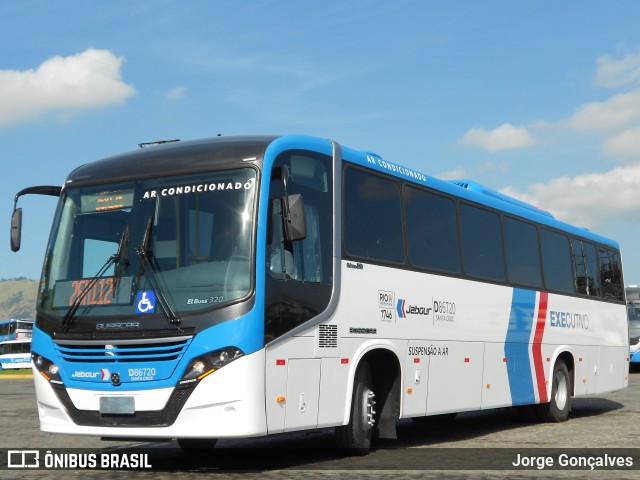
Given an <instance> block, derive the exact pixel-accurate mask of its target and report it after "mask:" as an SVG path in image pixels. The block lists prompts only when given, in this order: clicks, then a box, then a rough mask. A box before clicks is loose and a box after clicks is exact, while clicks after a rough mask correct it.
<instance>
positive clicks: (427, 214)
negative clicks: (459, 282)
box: [403, 187, 460, 273]
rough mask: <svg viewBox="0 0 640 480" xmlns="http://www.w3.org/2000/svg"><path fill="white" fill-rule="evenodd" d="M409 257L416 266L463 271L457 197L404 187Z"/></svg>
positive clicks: (452, 271) (453, 271)
mask: <svg viewBox="0 0 640 480" xmlns="http://www.w3.org/2000/svg"><path fill="white" fill-rule="evenodd" d="M403 197H404V205H405V214H406V226H407V243H408V247H409V259H410V261H411V264H412V265H413V266H415V267H421V268H430V269H435V270H441V271H445V272H451V273H458V272H460V257H459V254H458V229H457V225H456V208H455V204H454V202H453V200H451V199H449V198H446V197H443V196H441V195H435V194H433V193H430V192H426V191H424V190H418V189H417V188H412V187H405V188H404V190H403Z"/></svg>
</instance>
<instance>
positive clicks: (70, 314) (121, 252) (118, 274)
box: [62, 224, 129, 333]
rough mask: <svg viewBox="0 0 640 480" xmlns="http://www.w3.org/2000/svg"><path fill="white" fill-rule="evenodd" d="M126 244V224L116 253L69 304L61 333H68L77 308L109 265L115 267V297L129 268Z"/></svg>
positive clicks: (127, 233) (127, 236) (127, 240)
mask: <svg viewBox="0 0 640 480" xmlns="http://www.w3.org/2000/svg"><path fill="white" fill-rule="evenodd" d="M128 242H129V225H128V224H127V225H126V226H125V227H124V231H123V232H122V237H120V244H119V245H118V251H117V252H116V253H114V254H113V255H111V256H110V257H109V258H108V259H107V261H106V262H105V263H104V265H102V267H100V270H98V273H96V274H95V275H94V276H93V277H91V280H89V283H87V284H86V285H85V287H84V288H83V289H82V290H81V291H80V294H79V295H78V296H77V297H76V298H75V299H74V300H73V303H72V304H71V306H70V308H69V310H67V313H66V314H65V316H64V318H63V319H62V331H63V332H64V333H66V332H67V331H69V328H70V327H71V325H72V324H73V322H74V320H75V318H76V312H77V311H78V308H80V305H81V304H82V301H83V300H84V298H85V297H86V296H87V294H88V293H89V292H90V291H91V289H92V288H93V287H95V285H96V283H98V280H100V279H101V278H102V276H103V275H104V274H105V273H106V271H107V270H109V268H110V267H111V265H116V269H115V274H114V279H113V295H114V296H115V295H116V290H117V288H118V284H119V282H120V279H121V278H122V274H123V272H124V270H125V269H126V268H127V267H128V266H129V261H128V260H127V257H126V249H127V243H128ZM88 306H89V307H92V306H93V305H88Z"/></svg>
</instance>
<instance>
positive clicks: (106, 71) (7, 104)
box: [0, 48, 135, 127]
mask: <svg viewBox="0 0 640 480" xmlns="http://www.w3.org/2000/svg"><path fill="white" fill-rule="evenodd" d="M122 62H123V58H122V57H116V56H115V55H114V54H113V53H112V52H110V51H108V50H97V49H92V48H91V49H88V50H85V51H84V52H81V53H78V54H76V55H72V56H68V57H60V56H56V57H53V58H50V59H49V60H47V61H45V62H44V63H42V64H41V65H40V66H39V67H38V68H37V69H35V70H33V69H30V70H25V71H16V70H0V105H2V108H0V127H1V126H6V125H11V124H17V123H23V122H27V121H31V120H36V119H38V118H39V117H41V116H42V115H44V114H46V113H51V112H58V113H64V114H68V111H69V110H86V109H90V108H97V107H103V106H106V105H110V104H114V103H116V104H118V103H123V102H124V101H125V100H126V99H127V98H128V97H130V96H131V95H133V94H134V93H135V90H134V88H133V87H132V86H130V85H127V84H126V83H124V82H123V81H122V76H121V73H120V68H121V66H122Z"/></svg>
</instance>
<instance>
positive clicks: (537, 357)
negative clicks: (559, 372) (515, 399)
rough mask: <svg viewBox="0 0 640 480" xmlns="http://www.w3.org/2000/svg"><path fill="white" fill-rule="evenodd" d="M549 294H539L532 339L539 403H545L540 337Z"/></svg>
mask: <svg viewBox="0 0 640 480" xmlns="http://www.w3.org/2000/svg"><path fill="white" fill-rule="evenodd" d="M548 300H549V294H548V293H546V292H540V303H539V304H538V321H537V322H536V333H535V336H534V337H533V347H532V351H533V366H534V368H535V371H536V382H537V383H538V395H539V396H540V403H547V402H548V401H549V399H548V397H547V385H546V382H545V379H544V363H543V362H542V336H543V335H544V327H545V325H546V323H547V302H548Z"/></svg>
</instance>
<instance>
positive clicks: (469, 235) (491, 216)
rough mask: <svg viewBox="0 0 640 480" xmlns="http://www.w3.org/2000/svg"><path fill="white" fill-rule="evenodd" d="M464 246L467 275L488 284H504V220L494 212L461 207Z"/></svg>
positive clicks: (461, 236) (463, 259) (469, 206)
mask: <svg viewBox="0 0 640 480" xmlns="http://www.w3.org/2000/svg"><path fill="white" fill-rule="evenodd" d="M459 221H460V242H461V244H462V264H463V266H464V271H465V272H466V273H467V274H468V275H470V276H472V277H478V278H483V279H486V280H495V281H503V280H504V256H503V251H502V236H501V234H500V217H498V215H497V214H495V213H493V212H489V211H487V210H483V209H480V208H477V207H473V206H471V205H466V204H461V205H460V209H459Z"/></svg>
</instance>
